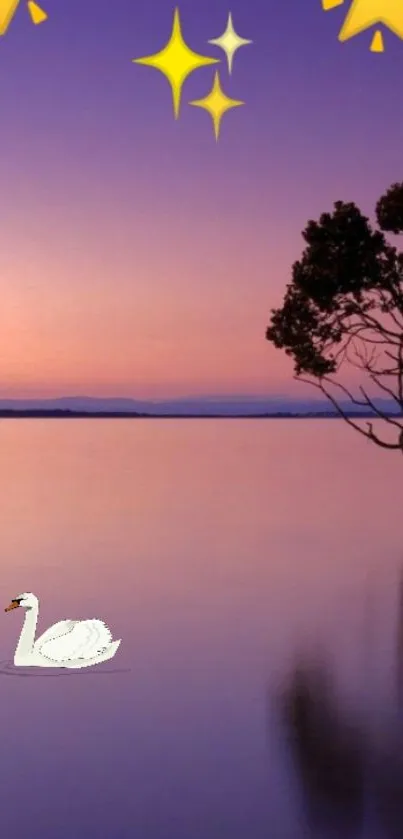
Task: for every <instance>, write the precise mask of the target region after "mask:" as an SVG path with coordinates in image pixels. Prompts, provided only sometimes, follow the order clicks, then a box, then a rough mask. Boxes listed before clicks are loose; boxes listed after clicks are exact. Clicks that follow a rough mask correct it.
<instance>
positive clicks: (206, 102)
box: [189, 71, 245, 140]
mask: <svg viewBox="0 0 403 839" xmlns="http://www.w3.org/2000/svg"><path fill="white" fill-rule="evenodd" d="M244 104H245V102H240V101H238V99H230V98H229V97H228V96H226V95H225V93H224V92H223V90H222V89H221V87H220V77H219V75H218V72H217V71H216V73H215V76H214V83H213V87H212V90H211V91H210V93H209V94H208V96H205V97H204V99H195V100H194V101H193V102H189V105H195V106H196V107H197V108H204V110H205V111H208V113H209V114H210V116H211V117H212V120H213V125H214V134H215V138H216V140H218V137H219V135H220V127H221V120H222V118H223V116H224V114H225V112H226V111H229V110H230V108H237V107H238V105H244Z"/></svg>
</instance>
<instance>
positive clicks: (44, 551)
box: [0, 420, 403, 839]
mask: <svg viewBox="0 0 403 839" xmlns="http://www.w3.org/2000/svg"><path fill="white" fill-rule="evenodd" d="M402 478H403V462H401V458H400V457H399V456H398V455H397V454H396V453H389V452H385V451H383V450H379V449H377V448H375V447H374V446H373V445H371V444H370V443H367V442H366V441H365V440H363V439H362V438H361V437H359V436H358V435H356V434H355V433H354V432H353V431H351V430H350V429H348V428H347V427H346V426H345V425H344V424H343V423H342V422H338V421H326V420H307V421H303V420H298V421H297V420H287V421H283V420H281V421H277V420H271V421H262V420H260V421H259V420H248V421H232V420H228V421H227V420H220V421H214V420H211V421H210V420H201V421H197V420H190V421H186V420H180V421H175V420H161V421H158V420H153V421H152V422H151V421H147V420H127V421H125V420H120V421H113V420H112V421H108V420H105V421H102V420H96V421H91V420H83V421H81V420H77V421H74V422H72V421H71V420H70V421H69V420H66V421H63V420H58V421H52V420H44V421H42V420H14V421H13V420H10V421H3V422H2V423H1V426H0V516H1V554H2V561H1V570H2V574H1V581H0V592H1V597H2V602H3V603H4V605H7V603H8V602H9V600H10V598H11V597H12V596H13V595H15V594H17V593H19V592H20V591H33V592H35V593H36V594H37V595H38V597H39V598H40V600H41V615H40V626H39V629H40V630H43V629H45V628H46V627H47V626H48V625H50V624H51V623H54V622H56V621H57V620H60V619H61V618H81V617H84V618H85V617H101V618H103V619H104V620H105V621H106V622H107V623H108V624H109V625H110V627H111V629H112V632H113V634H114V636H115V637H121V638H122V639H123V641H122V645H121V648H120V650H119V653H118V655H117V656H116V658H115V659H114V661H113V662H111V663H110V665H109V666H110V668H111V670H114V669H116V670H117V671H118V672H111V673H106V674H105V673H103V674H102V673H98V674H97V673H96V672H95V671H94V673H93V674H86V675H85V676H83V675H82V674H73V675H72V676H70V675H69V677H68V678H65V677H61V678H43V677H41V676H40V675H38V676H33V677H30V676H28V677H26V678H13V677H12V676H10V673H9V672H8V671H9V666H8V665H4V666H3V670H4V671H5V672H4V673H3V674H1V673H0V690H1V693H2V697H1V708H2V714H1V724H0V725H1V729H0V730H1V761H2V773H1V779H2V783H1V784H0V808H1V813H2V816H1V822H2V832H3V833H4V835H6V834H8V833H10V834H11V833H12V835H13V837H15V839H23V837H25V836H26V835H27V834H28V833H30V834H31V835H35V836H49V837H50V836H52V837H57V839H74V837H77V839H82V837H85V838H86V839H133V837H139V839H140V837H142V838H143V837H144V839H145V838H146V839H206V837H208V839H225V838H226V837H228V839H245V837H248V839H267V838H268V837H275V839H299V833H298V830H299V825H300V810H299V807H300V800H299V792H298V785H297V783H296V779H295V777H294V776H293V773H292V772H291V769H290V766H289V762H288V758H287V755H286V752H285V749H284V743H283V740H282V737H281V734H280V731H279V728H278V723H277V718H276V715H275V712H274V710H273V708H272V707H271V706H270V705H269V708H268V705H267V696H268V694H269V695H270V696H271V695H273V693H275V692H276V690H277V688H278V686H279V684H280V683H281V680H282V679H283V677H284V675H286V674H287V672H289V669H290V668H291V667H292V665H293V662H294V657H295V655H296V653H298V651H299V650H301V649H302V650H313V649H315V650H319V649H321V650H322V651H325V654H326V656H327V657H328V660H329V661H330V662H331V664H332V666H333V667H334V672H335V674H336V677H337V680H338V683H339V686H340V690H341V692H342V695H343V696H344V699H345V701H346V703H348V704H349V707H350V706H351V707H352V708H357V707H360V704H362V703H363V702H364V703H365V704H366V705H367V704H368V700H369V699H370V700H371V702H372V703H373V704H374V706H378V707H380V706H382V707H385V708H387V707H388V703H390V697H391V696H392V695H393V691H394V684H395V676H396V668H395V656H396V598H397V594H396V582H397V578H398V574H399V569H400V565H401V562H402V560H403V551H402V528H403V522H402V512H401V510H402V505H401V497H402V494H401V487H402ZM21 618H22V615H21V614H20V613H19V612H18V611H15V612H12V613H9V614H4V613H3V615H2V616H1V612H0V619H1V636H0V639H1V640H0V659H1V660H2V661H3V662H7V661H9V660H10V659H12V656H13V651H14V647H15V644H16V642H17V638H18V635H19V632H20V628H21ZM101 667H102V666H101ZM105 667H106V665H103V668H104V669H105ZM100 669H101V668H100ZM6 671H7V672H6Z"/></svg>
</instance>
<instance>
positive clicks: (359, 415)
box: [0, 409, 394, 420]
mask: <svg viewBox="0 0 403 839" xmlns="http://www.w3.org/2000/svg"><path fill="white" fill-rule="evenodd" d="M345 416H346V417H348V418H349V419H376V418H377V415H376V414H375V413H373V412H369V411H368V412H358V411H355V412H354V411H350V412H347V411H346V412H345ZM387 416H391V417H393V416H394V414H388V415H387ZM0 419H160V420H163V419H175V420H179V419H199V420H200V419H226V420H229V419H237V420H239V419H340V415H339V414H337V413H336V412H335V411H309V412H304V413H297V412H291V411H290V412H288V411H277V412H272V413H259V414H143V413H137V412H127V411H69V410H53V411H52V410H50V411H46V410H40V409H38V410H26V411H23V410H13V409H2V410H0Z"/></svg>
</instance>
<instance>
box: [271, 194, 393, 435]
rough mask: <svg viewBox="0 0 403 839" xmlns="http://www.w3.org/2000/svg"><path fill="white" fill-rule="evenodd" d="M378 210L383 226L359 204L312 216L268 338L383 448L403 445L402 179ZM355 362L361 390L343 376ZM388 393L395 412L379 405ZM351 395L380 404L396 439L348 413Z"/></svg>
mask: <svg viewBox="0 0 403 839" xmlns="http://www.w3.org/2000/svg"><path fill="white" fill-rule="evenodd" d="M376 217H377V223H378V227H379V228H380V229H379V230H375V229H373V228H372V227H371V225H370V223H369V220H368V219H367V218H365V216H363V215H362V213H361V211H360V210H359V208H358V207H357V206H356V205H355V204H352V203H350V204H345V203H343V202H342V201H338V202H336V203H335V204H334V211H333V212H332V213H324V214H323V215H322V216H321V217H320V219H319V221H318V222H316V221H310V222H308V225H307V227H306V229H305V230H304V231H303V234H302V235H303V237H304V239H305V242H306V248H305V250H304V252H303V254H302V257H301V259H300V260H299V261H298V262H296V263H295V264H294V265H293V268H292V281H291V283H290V284H289V285H288V286H287V290H286V294H285V297H284V301H283V305H282V307H281V308H280V309H273V310H272V312H271V322H270V325H269V327H268V329H267V332H266V338H267V340H269V341H271V342H272V343H273V344H274V346H275V347H278V348H281V349H284V350H285V352H286V353H287V355H289V356H291V357H292V359H293V361H294V372H295V375H296V378H297V379H299V380H300V381H307V382H309V383H310V384H313V385H315V386H316V387H317V388H319V390H320V391H321V392H322V393H323V394H324V396H326V397H327V399H329V401H330V402H331V403H332V405H333V406H334V408H335V409H336V411H337V412H338V413H339V415H340V416H342V417H343V418H344V419H345V420H346V422H348V423H349V425H351V426H353V428H355V429H356V430H357V431H359V432H360V433H361V434H364V435H365V436H366V437H368V438H369V439H370V440H372V441H373V442H374V443H377V444H378V445H379V446H382V447H383V448H386V449H397V450H398V449H400V450H402V451H403V253H401V252H399V251H398V250H397V248H396V247H394V246H393V245H392V244H390V242H388V241H387V239H386V238H385V236H384V233H385V232H391V233H394V234H398V233H403V183H401V184H394V185H393V186H392V187H391V188H390V189H389V190H388V191H387V192H386V194H385V195H383V196H382V198H380V200H379V201H378V204H377V206H376ZM348 366H352V367H355V368H357V369H358V370H359V371H360V381H361V383H360V384H359V385H358V391H356V392H352V389H351V388H349V387H347V386H346V383H345V380H344V382H343V381H340V377H341V376H342V374H343V372H344V371H345V369H346V368H347V367H348ZM381 395H382V396H383V397H387V398H388V399H390V400H391V401H392V402H393V404H394V408H395V410H396V413H395V415H391V414H392V412H386V411H384V410H382V409H381V408H380V407H379V404H378V401H377V396H381ZM345 399H348V400H349V403H351V407H353V406H357V408H359V409H360V410H361V409H363V408H365V409H366V410H370V411H373V413H374V414H375V416H376V417H378V418H379V419H381V420H382V421H383V423H384V424H385V425H388V427H389V428H390V429H391V430H393V432H394V434H393V439H390V440H389V439H388V440H385V439H383V438H382V437H380V436H379V435H378V433H375V431H374V428H373V425H372V424H371V423H370V422H368V423H365V424H359V423H357V422H356V421H355V420H354V419H353V418H352V417H351V416H348V413H347V411H346V409H345V406H344V405H343V401H344V400H345ZM340 400H341V402H340Z"/></svg>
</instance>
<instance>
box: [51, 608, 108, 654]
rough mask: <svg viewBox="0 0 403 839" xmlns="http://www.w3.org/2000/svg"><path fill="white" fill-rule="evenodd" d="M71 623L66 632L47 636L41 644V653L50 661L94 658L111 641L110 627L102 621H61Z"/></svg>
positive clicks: (92, 619)
mask: <svg viewBox="0 0 403 839" xmlns="http://www.w3.org/2000/svg"><path fill="white" fill-rule="evenodd" d="M61 623H65V624H66V623H70V624H73V625H72V627H71V628H70V630H69V631H68V632H64V633H61V634H60V635H58V637H57V638H54V637H52V638H49V640H47V641H45V643H43V644H42V645H41V650H40V652H41V655H42V656H44V657H45V658H49V659H51V661H60V662H63V661H70V660H71V659H79V658H84V659H90V658H95V657H96V656H97V655H99V653H101V652H103V651H104V650H105V649H107V647H109V645H110V644H111V642H112V634H111V631H110V629H109V628H108V627H107V626H106V624H104V622H103V621H100V620H97V619H96V618H91V619H90V620H86V621H61Z"/></svg>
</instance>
